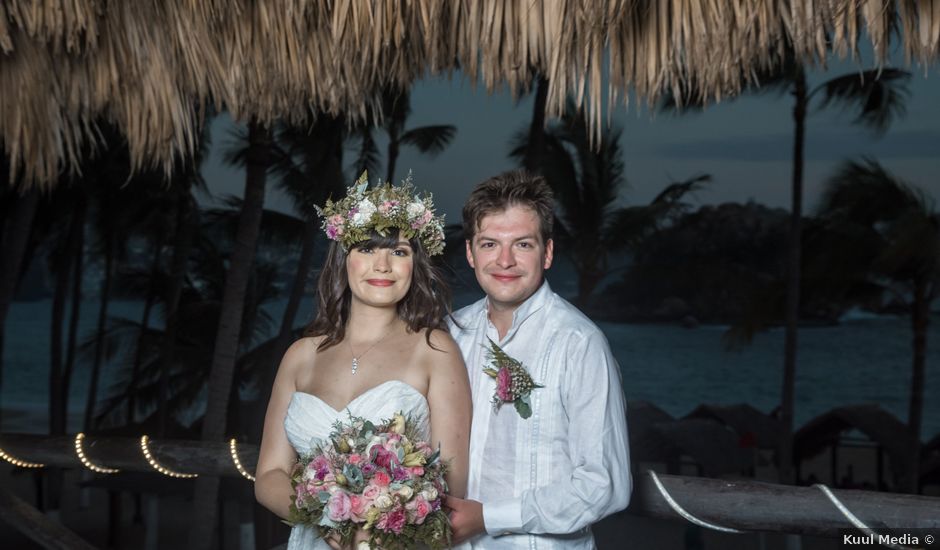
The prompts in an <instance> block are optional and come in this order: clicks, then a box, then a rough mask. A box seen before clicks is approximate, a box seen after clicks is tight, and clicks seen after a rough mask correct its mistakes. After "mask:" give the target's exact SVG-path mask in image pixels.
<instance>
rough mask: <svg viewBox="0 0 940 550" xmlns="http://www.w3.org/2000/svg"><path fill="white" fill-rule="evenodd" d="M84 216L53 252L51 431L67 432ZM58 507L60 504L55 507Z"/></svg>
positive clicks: (77, 215)
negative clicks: (70, 307)
mask: <svg viewBox="0 0 940 550" xmlns="http://www.w3.org/2000/svg"><path fill="white" fill-rule="evenodd" d="M83 223H84V216H82V215H81V213H80V212H77V211H76V212H73V213H72V221H71V223H70V224H69V229H68V233H67V234H66V242H65V244H64V246H62V248H61V249H60V250H58V251H56V252H54V253H55V254H56V255H57V256H58V258H57V259H56V260H54V261H55V262H56V265H55V270H56V277H55V281H56V282H55V291H54V293H53V297H52V326H51V328H50V331H49V332H50V335H51V344H50V348H49V359H50V364H49V434H51V435H63V434H65V432H66V414H65V411H64V410H63V409H62V404H63V403H64V402H65V393H66V388H65V368H64V365H63V358H62V355H63V353H62V351H63V350H62V345H63V336H64V335H63V331H64V325H65V304H66V302H68V298H69V296H68V295H69V279H70V278H72V275H73V267H72V262H74V261H75V254H74V251H75V247H76V246H77V243H78V241H79V240H80V239H81V237H80V236H79V234H80V233H81V226H82V224H83ZM54 507H55V508H57V507H58V506H54Z"/></svg>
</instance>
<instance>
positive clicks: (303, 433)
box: [284, 380, 430, 550]
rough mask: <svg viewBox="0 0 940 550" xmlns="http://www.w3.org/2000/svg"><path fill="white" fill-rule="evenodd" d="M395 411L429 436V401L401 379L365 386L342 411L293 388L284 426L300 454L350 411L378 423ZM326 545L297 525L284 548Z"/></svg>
mask: <svg viewBox="0 0 940 550" xmlns="http://www.w3.org/2000/svg"><path fill="white" fill-rule="evenodd" d="M397 412H402V413H403V414H404V415H405V416H409V415H410V416H411V418H412V419H414V421H415V422H416V423H417V425H418V433H419V435H420V437H421V438H422V439H424V440H427V439H428V437H429V435H430V420H429V415H430V410H429V409H428V401H427V399H425V397H424V395H422V394H421V392H419V391H418V390H416V389H415V388H414V387H412V386H411V385H410V384H407V383H405V382H402V381H400V380H390V381H388V382H383V383H381V384H379V385H378V386H375V387H373V388H370V389H368V390H366V391H365V392H363V393H362V394H361V395H359V396H357V397H356V398H355V399H353V400H352V401H350V402H349V404H348V405H346V407H345V408H344V409H343V410H341V411H337V410H336V409H334V408H333V407H331V406H329V405H327V404H326V403H324V402H323V400H321V399H320V398H319V397H317V396H315V395H312V394H309V393H303V392H294V395H293V396H292V397H291V401H290V405H288V407H287V417H286V418H285V419H284V429H285V430H287V439H288V440H289V441H290V444H291V445H293V447H294V449H296V450H297V454H303V453H307V452H310V451H311V450H312V449H313V448H314V447H315V446H316V445H317V443H318V442H319V441H320V440H321V439H323V438H326V437H327V436H328V435H329V434H330V432H331V431H332V429H333V423H334V422H336V421H337V420H342V421H345V420H347V419H348V418H349V415H350V414H352V415H353V416H358V417H362V418H365V419H366V420H371V421H372V422H376V423H377V422H379V421H381V420H387V419H389V418H391V417H392V416H393V415H394V414H395V413H397ZM328 548H330V546H329V545H328V544H327V543H326V542H324V541H323V539H321V538H319V536H318V533H317V530H316V529H312V528H308V527H304V526H300V525H298V526H296V527H294V528H293V529H291V533H290V540H289V541H288V543H287V550H320V549H328Z"/></svg>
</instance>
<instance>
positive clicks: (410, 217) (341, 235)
mask: <svg viewBox="0 0 940 550" xmlns="http://www.w3.org/2000/svg"><path fill="white" fill-rule="evenodd" d="M368 186H369V178H368V174H367V173H366V172H363V173H362V175H361V176H359V179H358V180H356V184H355V185H353V186H352V187H350V188H349V189H347V190H346V196H345V197H344V198H343V199H341V200H339V201H336V202H333V201H332V200H329V199H327V201H326V204H325V205H323V206H322V207H320V206H317V207H316V209H317V213H318V214H319V215H320V217H322V218H323V224H322V226H321V227H322V228H323V231H324V232H325V233H326V236H327V237H328V238H329V239H331V240H334V241H336V242H338V243H340V244H341V245H342V246H343V250H349V248H350V247H351V246H353V245H354V244H356V243H358V242H362V241H366V240H369V238H370V237H371V236H372V231H375V232H377V233H378V234H379V235H383V236H384V235H385V234H386V231H387V230H388V229H391V228H395V229H398V234H399V235H400V236H401V237H403V238H405V239H409V240H410V239H414V238H417V239H418V240H420V241H421V245H422V246H423V247H424V249H425V250H426V251H427V253H428V255H429V256H435V255H437V254H440V253H442V252H443V251H444V216H435V215H434V202H433V200H432V198H431V195H430V193H428V194H425V195H424V196H423V197H422V196H419V195H418V194H417V193H416V191H415V188H414V185H413V184H412V183H411V173H409V174H408V177H407V178H405V180H404V181H403V182H402V184H401V185H400V186H398V187H394V186H392V184H390V183H385V184H382V182H381V181H379V182H378V183H377V184H376V186H375V187H373V188H372V189H368Z"/></svg>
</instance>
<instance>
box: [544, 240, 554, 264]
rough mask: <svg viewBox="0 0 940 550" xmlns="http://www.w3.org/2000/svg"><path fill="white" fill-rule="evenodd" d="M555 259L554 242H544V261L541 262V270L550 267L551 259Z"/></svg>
mask: <svg viewBox="0 0 940 550" xmlns="http://www.w3.org/2000/svg"><path fill="white" fill-rule="evenodd" d="M554 257H555V241H554V240H552V239H548V240H547V241H545V259H544V260H543V261H542V269H548V268H550V267H552V259H554Z"/></svg>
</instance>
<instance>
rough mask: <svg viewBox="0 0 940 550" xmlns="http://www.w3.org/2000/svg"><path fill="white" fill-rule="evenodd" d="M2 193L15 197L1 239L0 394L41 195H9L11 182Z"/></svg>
mask: <svg viewBox="0 0 940 550" xmlns="http://www.w3.org/2000/svg"><path fill="white" fill-rule="evenodd" d="M5 164H6V163H5V162H4V163H0V171H2V173H0V177H3V178H4V179H6V178H7V176H8V175H9V171H8V170H7V169H6V166H5ZM0 189H2V190H3V191H4V192H6V191H7V190H10V194H14V195H15V196H14V197H12V198H10V199H9V201H10V203H11V204H10V205H9V206H8V207H7V209H8V210H9V211H10V212H12V214H11V216H10V217H9V218H8V219H7V218H6V216H4V218H5V219H7V221H6V224H5V226H4V227H3V229H2V231H0V233H2V235H0V236H2V238H0V394H2V388H3V348H4V346H3V343H4V333H5V328H6V319H7V313H8V312H9V311H10V303H11V302H13V295H14V294H15V293H16V288H17V286H18V284H19V280H20V274H21V271H22V269H23V267H24V261H23V260H24V258H25V257H26V256H27V253H26V249H27V245H28V243H29V237H30V231H31V228H32V226H33V218H34V217H35V215H36V209H37V206H38V205H39V198H40V192H39V190H38V189H36V188H35V187H31V188H29V189H28V190H26V191H25V192H23V193H17V192H15V191H12V189H13V186H12V184H11V183H10V182H5V183H4V184H3V185H0ZM2 411H3V406H2V403H0V418H2Z"/></svg>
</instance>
